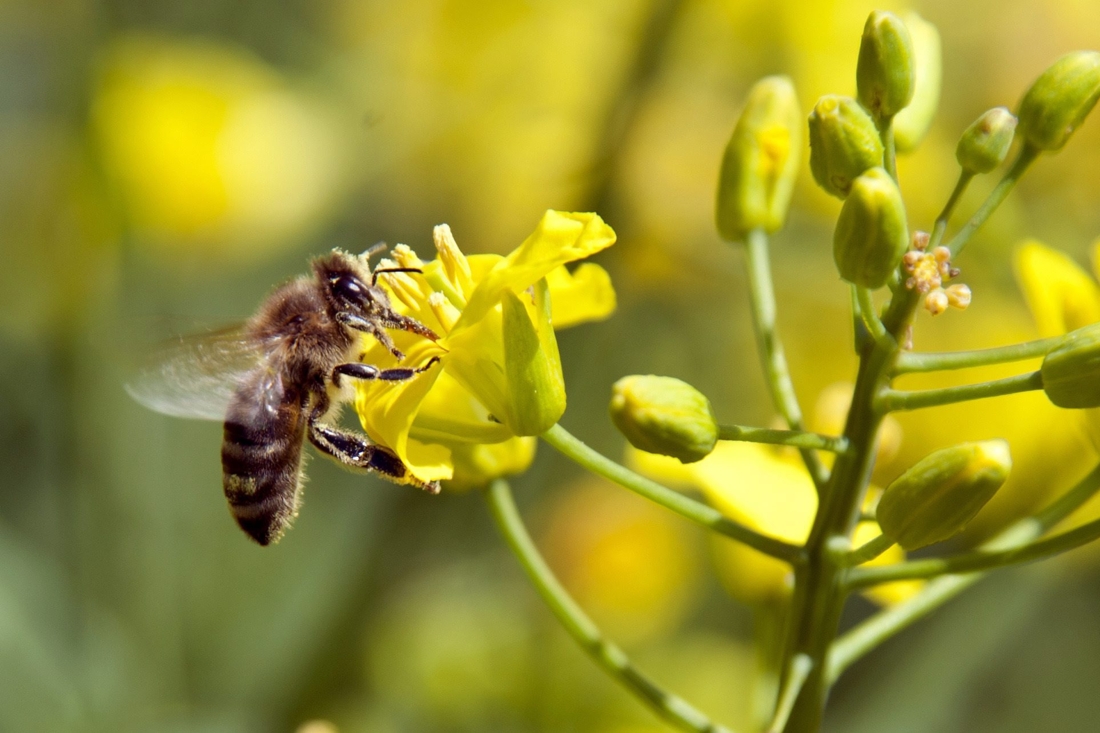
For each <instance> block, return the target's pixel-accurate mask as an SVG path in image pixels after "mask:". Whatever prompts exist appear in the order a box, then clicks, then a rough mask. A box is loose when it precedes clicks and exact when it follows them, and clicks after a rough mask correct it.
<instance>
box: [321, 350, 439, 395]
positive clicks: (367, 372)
mask: <svg viewBox="0 0 1100 733" xmlns="http://www.w3.org/2000/svg"><path fill="white" fill-rule="evenodd" d="M437 361H439V357H438V356H433V357H432V358H431V359H429V360H428V363H427V364H425V365H424V366H420V367H416V368H415V369H414V368H411V367H397V368H395V369H379V368H378V367H376V366H374V365H372V364H361V363H359V362H349V363H347V364H339V365H337V366H336V368H335V369H333V370H332V384H333V385H334V386H335V387H337V388H339V387H340V377H351V378H352V379H368V380H375V379H378V380H381V381H383V382H404V381H406V380H409V379H412V378H413V377H415V376H416V375H417V374H420V373H421V372H426V371H428V369H430V368H431V367H432V365H433V364H435V363H436V362H437Z"/></svg>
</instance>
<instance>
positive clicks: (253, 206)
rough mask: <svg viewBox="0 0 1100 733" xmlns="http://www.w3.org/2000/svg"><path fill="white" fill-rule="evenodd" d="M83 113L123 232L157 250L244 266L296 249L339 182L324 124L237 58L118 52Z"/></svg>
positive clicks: (148, 40) (150, 41)
mask: <svg viewBox="0 0 1100 733" xmlns="http://www.w3.org/2000/svg"><path fill="white" fill-rule="evenodd" d="M92 111H93V115H92V119H93V130H94V133H95V136H96V139H97V142H98V144H99V149H100V152H101V155H102V160H103V163H104V168H105V170H106V172H107V173H108V174H109V176H110V177H111V179H112V182H113V183H114V184H115V186H116V187H117V190H118V193H119V194H120V197H119V198H120V200H121V201H122V203H123V204H124V206H125V210H126V213H127V215H128V217H129V219H130V223H131V225H132V226H133V227H134V229H135V230H136V231H137V232H138V233H139V234H140V235H141V236H142V237H143V238H144V240H145V241H147V242H149V243H150V244H153V245H156V246H159V247H162V248H171V247H175V246H179V245H186V246H187V247H188V248H191V249H194V248H196V247H198V248H200V249H202V250H203V251H204V253H208V254H218V255H223V256H224V255H243V254H246V253H248V252H249V251H250V250H254V249H260V248H264V247H266V246H268V245H270V244H273V243H287V242H291V241H294V240H295V237H296V236H298V235H301V234H302V232H303V231H304V230H305V229H306V228H308V226H309V225H310V224H312V223H315V222H316V221H317V220H318V218H319V216H320V215H321V214H323V213H324V210H325V209H326V208H327V207H328V206H329V205H330V203H331V201H332V199H333V197H334V194H335V189H336V188H337V184H338V182H339V177H340V176H339V173H340V171H339V161H340V158H339V156H338V154H337V152H336V141H337V140H339V138H340V136H339V135H338V134H337V133H336V131H335V130H334V129H333V123H332V119H331V115H330V114H329V113H327V112H326V111H323V110H322V108H321V107H320V106H319V105H318V104H316V103H314V102H313V101H311V100H309V99H308V98H306V97H305V96H304V95H302V94H299V93H296V92H294V91H293V90H291V89H290V88H289V87H288V85H287V84H286V83H285V82H284V81H283V80H282V79H281V78H280V77H279V75H278V73H277V72H276V71H275V70H274V69H272V68H270V67H268V66H267V65H265V64H264V63H263V62H262V61H261V60H259V59H258V58H255V57H254V56H252V55H251V54H249V53H247V52H246V51H244V50H242V49H239V48H234V47H232V46H228V45H223V44H218V43H215V42H213V41H180V40H169V39H165V38H157V37H152V36H141V37H130V38H126V39H123V40H120V41H117V42H115V43H114V44H112V45H111V47H110V48H109V49H108V52H107V53H106V54H105V56H104V58H103V60H102V63H101V66H100V74H99V76H98V79H97V84H96V88H95V91H94V96H93V102H92Z"/></svg>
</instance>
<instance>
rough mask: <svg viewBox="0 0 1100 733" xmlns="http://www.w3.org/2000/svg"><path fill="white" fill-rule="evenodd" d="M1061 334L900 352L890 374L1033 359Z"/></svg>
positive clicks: (1059, 339) (1056, 340) (1059, 338)
mask: <svg viewBox="0 0 1100 733" xmlns="http://www.w3.org/2000/svg"><path fill="white" fill-rule="evenodd" d="M1064 338H1065V337H1064V336H1051V337H1050V338H1045V339H1037V340H1035V341H1028V342H1026V343H1022V344H1012V345H1010V346H998V347H996V348H993V349H978V350H976V351H954V352H947V353H942V354H914V353H905V354H900V355H899V356H898V361H897V364H896V365H895V366H894V374H910V373H913V372H939V371H950V370H953V369H968V368H970V367H979V366H988V365H990V364H1006V363H1008V362H1013V361H1023V360H1025V359H1034V358H1036V357H1040V356H1046V354H1047V352H1048V351H1050V350H1051V349H1053V348H1054V347H1055V346H1057V345H1058V344H1059V343H1061V342H1062V340H1063V339H1064Z"/></svg>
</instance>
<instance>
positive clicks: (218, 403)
mask: <svg viewBox="0 0 1100 733" xmlns="http://www.w3.org/2000/svg"><path fill="white" fill-rule="evenodd" d="M380 248H381V245H378V246H375V247H373V248H371V249H370V250H368V251H367V252H365V253H363V254H362V255H359V256H356V255H351V254H348V253H346V252H342V251H340V250H334V251H333V252H332V253H331V254H328V255H325V256H322V257H319V258H317V259H315V260H314V261H313V263H312V269H313V272H312V274H311V275H309V276H305V277H300V278H298V279H296V280H293V281H291V282H288V283H286V284H284V285H282V286H280V287H278V288H277V289H276V290H275V291H274V292H272V293H271V295H269V296H268V297H267V299H266V300H265V301H264V302H263V303H262V304H261V306H260V308H259V310H257V312H256V314H255V315H254V316H252V318H250V319H249V320H248V321H246V322H245V323H244V324H243V326H240V327H238V328H234V329H228V330H225V331H222V332H218V333H214V334H209V335H205V336H200V337H193V338H185V339H181V340H180V341H179V342H178V343H176V344H174V345H173V346H172V347H170V348H168V349H166V350H165V351H164V352H163V353H161V354H160V355H159V356H158V357H157V358H156V359H155V360H154V361H153V362H151V365H150V366H149V367H147V368H146V369H144V370H143V371H141V372H139V374H138V375H137V378H136V379H135V380H134V381H132V382H131V383H129V384H128V385H126V388H127V391H128V392H129V393H130V395H131V396H133V397H134V398H135V399H136V400H137V401H138V402H140V403H141V404H143V405H145V406H146V407H149V408H150V409H153V410H156V411H157V412H161V413H164V414H166V415H173V416H177V417H191V418H200V419H213V420H219V421H223V422H224V423H225V433H224V438H223V441H222V485H223V488H224V490H225V497H226V499H228V500H229V509H230V511H231V512H232V514H233V517H234V518H235V519H236V520H237V524H239V525H240V527H241V529H243V530H244V531H245V532H246V533H247V534H248V536H249V537H251V538H252V539H254V540H255V541H256V542H258V543H259V544H261V545H267V544H270V543H272V542H276V541H278V540H279V538H280V537H281V536H282V534H283V532H285V531H286V529H287V527H289V526H290V523H291V522H292V521H293V519H294V518H295V516H297V513H298V507H299V505H300V503H301V491H302V481H303V478H304V474H303V472H302V459H303V457H302V446H303V444H304V442H305V440H306V439H307V438H308V439H309V442H311V443H312V444H313V445H314V447H315V448H317V450H318V451H320V452H321V453H322V454H323V455H326V456H329V457H330V458H333V459H335V460H337V461H339V462H340V463H341V464H343V465H344V466H346V467H348V468H352V469H359V470H365V471H372V472H374V473H376V474H378V475H379V476H382V477H384V478H387V479H389V480H391V481H394V482H395V483H401V484H412V485H414V486H417V487H419V488H421V489H424V490H425V491H429V492H431V493H433V494H434V493H438V492H439V484H438V482H434V481H432V482H425V481H421V480H419V479H417V478H416V477H415V476H413V475H412V473H411V472H410V471H409V469H408V467H407V466H405V464H404V463H402V461H401V459H400V458H398V456H397V455H395V454H394V453H393V452H392V451H390V450H389V449H387V448H385V447H383V446H380V445H376V444H374V443H372V442H371V441H370V440H369V439H368V438H367V437H366V436H365V435H362V434H359V433H356V432H352V431H349V430H344V429H341V428H338V427H334V425H333V424H332V423H333V421H334V420H335V419H336V417H338V414H339V409H340V407H341V405H342V403H343V402H346V401H348V400H349V399H350V397H351V390H350V386H351V385H350V384H349V382H350V380H357V379H369V380H383V381H389V382H401V381H405V380H409V379H413V378H415V377H416V376H417V375H418V374H421V373H423V372H425V371H427V370H428V369H430V368H432V366H433V365H435V364H436V363H437V362H438V361H439V359H438V357H432V359H430V360H429V361H428V362H427V363H425V364H422V365H420V366H416V367H404V366H402V367H397V368H390V369H380V368H378V367H376V366H372V365H370V364H364V363H361V362H360V361H359V360H358V357H359V354H360V352H361V346H360V340H359V335H360V334H361V333H366V334H370V335H371V336H373V337H374V338H375V339H377V340H378V341H379V343H381V344H382V345H383V346H384V347H385V348H387V349H388V350H389V351H390V352H391V353H392V354H393V355H394V356H395V357H396V358H397V359H398V360H399V361H400V360H402V359H403V358H404V354H403V353H402V352H401V351H400V350H399V349H398V348H397V347H396V346H395V345H394V342H393V340H392V339H391V338H390V335H389V334H388V333H387V329H395V330H401V331H409V332H411V333H414V334H417V335H419V336H423V337H424V338H426V339H431V340H432V341H435V340H437V339H438V338H439V337H438V336H437V335H436V334H435V333H434V332H433V331H432V330H431V329H430V328H428V327H427V326H425V325H424V324H422V323H420V322H419V321H417V320H415V319H413V318H409V317H408V316H404V315H401V314H400V313H397V312H396V311H394V309H393V308H392V307H391V305H390V301H389V298H388V297H387V295H386V293H385V291H384V290H383V289H382V288H381V287H380V286H379V285H378V276H379V275H381V274H383V273H386V272H410V271H412V270H410V269H408V268H390V269H376V270H373V271H372V270H371V267H370V261H369V260H370V256H371V255H373V254H374V253H375V252H377V251H378V250H379V249H380Z"/></svg>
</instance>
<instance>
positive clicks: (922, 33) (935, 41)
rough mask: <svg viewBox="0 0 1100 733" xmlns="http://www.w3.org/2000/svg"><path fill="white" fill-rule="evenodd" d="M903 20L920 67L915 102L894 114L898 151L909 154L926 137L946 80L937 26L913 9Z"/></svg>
mask: <svg viewBox="0 0 1100 733" xmlns="http://www.w3.org/2000/svg"><path fill="white" fill-rule="evenodd" d="M902 20H904V21H905V27H906V28H908V29H909V36H910V38H911V39H912V41H913V54H914V56H915V57H916V64H917V67H916V81H915V82H914V86H913V101H911V102H910V103H909V106H908V107H906V108H905V109H903V110H902V111H901V112H898V113H897V115H895V116H894V146H895V147H896V148H897V151H898V152H899V153H908V152H910V151H912V150H915V149H916V147H917V146H918V145H919V144H920V142H921V140H923V139H924V136H925V135H926V134H927V133H928V128H929V127H931V126H932V118H933V117H935V116H936V109H937V108H938V107H939V104H940V84H941V83H942V81H943V54H942V52H941V50H940V32H939V31H938V30H936V26H934V25H932V24H931V23H929V22H928V21H926V20H925V19H924V18H922V17H920V16H919V15H917V14H916V13H914V12H909V13H906V14H905V15H903V16H902Z"/></svg>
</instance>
